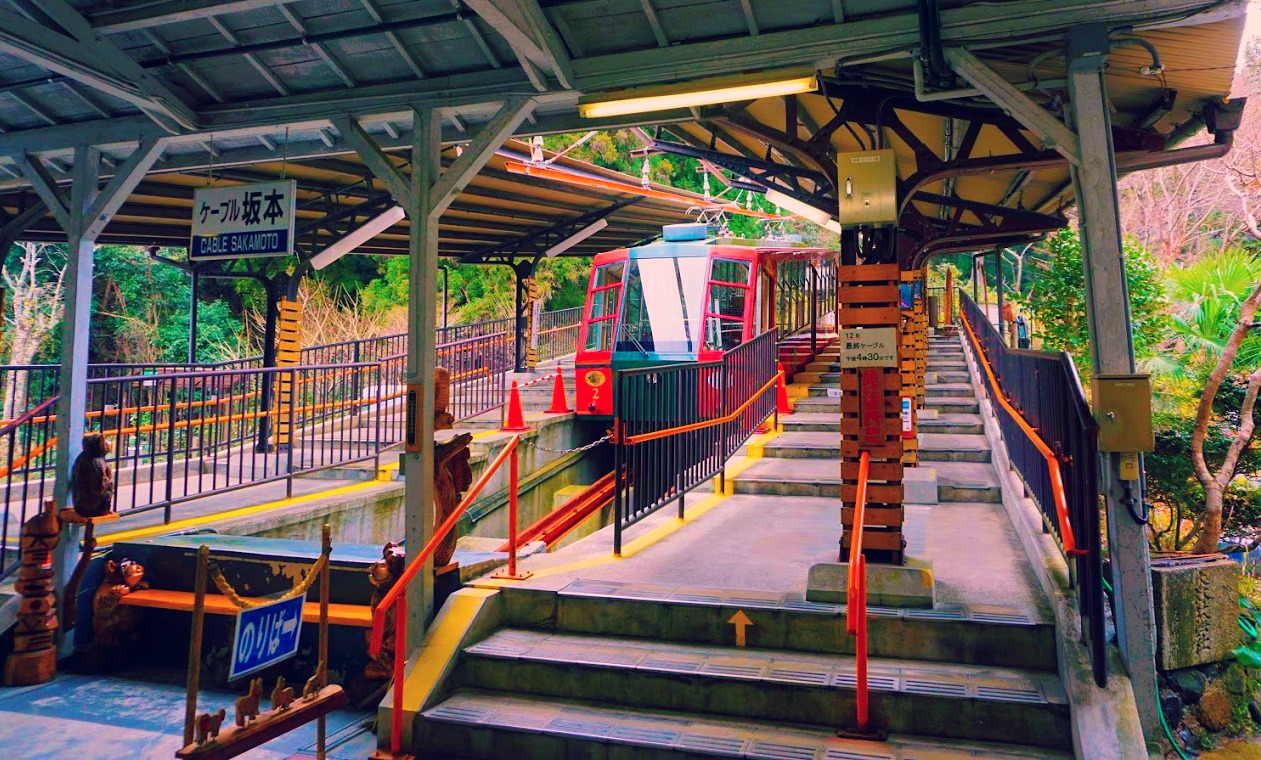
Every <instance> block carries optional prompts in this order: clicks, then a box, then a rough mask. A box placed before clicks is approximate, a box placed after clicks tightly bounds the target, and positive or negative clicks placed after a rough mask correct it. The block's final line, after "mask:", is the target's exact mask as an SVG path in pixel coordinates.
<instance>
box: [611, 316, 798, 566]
mask: <svg viewBox="0 0 1261 760" xmlns="http://www.w3.org/2000/svg"><path fill="white" fill-rule="evenodd" d="M777 342H778V332H777V331H775V330H771V331H770V332H767V333H763V334H762V335H759V336H758V337H756V338H754V339H752V340H750V341H748V342H747V343H744V344H742V345H740V346H737V347H736V348H733V349H731V350H730V351H728V352H726V353H725V354H724V355H723V358H722V359H721V360H719V361H713V362H689V363H685V364H670V365H666V366H662V367H645V368H643V369H634V370H622V371H619V372H618V373H617V376H616V377H615V378H614V383H615V384H616V388H617V392H616V393H615V394H614V399H615V418H616V419H615V420H614V429H615V430H616V431H617V442H616V445H615V446H614V447H613V448H614V465H613V472H614V499H613V503H614V514H615V519H614V528H613V530H614V533H613V551H614V552H615V553H619V554H620V553H621V550H622V530H623V529H624V528H626V527H629V526H631V525H634V524H635V523H636V522H639V521H640V520H642V519H643V518H645V517H647V516H648V515H650V514H652V513H653V512H656V511H657V510H658V509H661V508H662V507H664V506H666V505H667V504H669V503H671V502H673V501H678V504H679V517H683V514H684V497H685V495H686V494H687V492H688V491H690V490H692V489H693V488H695V487H696V486H698V485H700V484H702V483H704V482H706V481H708V480H710V479H711V478H714V477H718V478H719V479H720V482H721V481H722V480H723V479H724V473H725V468H726V464H727V459H728V458H730V457H731V455H732V454H734V453H735V452H736V450H737V449H738V448H740V446H741V445H742V444H743V443H744V442H745V441H746V440H748V438H749V436H750V435H752V434H753V431H754V430H755V429H756V428H757V426H758V425H760V424H761V423H762V422H764V421H765V420H766V419H767V418H768V417H770V416H771V415H772V414H774V413H775V379H776V376H777V374H776V367H775V362H776V344H777Z"/></svg>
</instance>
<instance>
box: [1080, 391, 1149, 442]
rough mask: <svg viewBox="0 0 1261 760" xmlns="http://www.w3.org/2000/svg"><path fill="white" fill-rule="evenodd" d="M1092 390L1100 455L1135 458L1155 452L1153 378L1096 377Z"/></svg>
mask: <svg viewBox="0 0 1261 760" xmlns="http://www.w3.org/2000/svg"><path fill="white" fill-rule="evenodd" d="M1091 387H1092V390H1093V392H1092V394H1091V395H1092V396H1093V397H1094V398H1093V401H1094V407H1095V420H1096V421H1097V422H1098V423H1099V450H1100V451H1111V452H1120V453H1130V454H1133V453H1138V452H1143V451H1152V450H1153V449H1155V448H1156V436H1155V433H1154V432H1153V430H1152V381H1151V376H1150V375H1095V377H1094V379H1093V380H1092V381H1091Z"/></svg>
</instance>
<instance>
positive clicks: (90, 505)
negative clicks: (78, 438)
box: [70, 433, 114, 517]
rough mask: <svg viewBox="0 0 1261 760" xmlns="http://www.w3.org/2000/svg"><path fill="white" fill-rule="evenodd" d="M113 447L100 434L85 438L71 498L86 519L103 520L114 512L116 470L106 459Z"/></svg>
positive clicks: (72, 478) (73, 474) (72, 475)
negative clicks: (102, 518) (97, 518)
mask: <svg viewBox="0 0 1261 760" xmlns="http://www.w3.org/2000/svg"><path fill="white" fill-rule="evenodd" d="M111 450H112V447H111V446H110V442H109V441H108V440H106V439H105V437H104V436H102V435H101V434H100V433H88V434H87V435H85V436H83V451H82V452H80V453H79V456H78V457H76V458H75V460H74V467H73V468H72V469H71V471H70V495H71V497H72V498H73V499H74V511H75V512H78V513H79V514H80V515H82V516H84V517H100V516H101V515H105V514H109V513H110V511H112V507H113V501H114V470H113V469H112V468H111V467H110V466H109V462H108V461H107V460H106V457H107V456H109V453H110V451H111Z"/></svg>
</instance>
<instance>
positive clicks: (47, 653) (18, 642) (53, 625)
mask: <svg viewBox="0 0 1261 760" xmlns="http://www.w3.org/2000/svg"><path fill="white" fill-rule="evenodd" d="M60 538H61V521H60V520H58V519H57V505H56V503H55V502H53V501H52V500H49V501H48V502H46V503H45V504H44V510H43V511H42V512H40V513H39V514H37V515H35V516H34V517H32V518H31V519H29V520H27V521H26V523H25V524H24V525H23V526H22V566H21V569H20V570H18V580H17V591H18V593H19V594H21V595H22V600H21V601H20V602H18V620H17V627H16V628H15V629H14V634H13V653H12V654H10V655H9V657H8V659H6V660H5V662H4V685H5V686H31V685H33V684H39V683H44V682H46V681H49V680H52V677H53V676H55V675H56V674H57V650H56V647H55V645H54V643H53V637H54V634H56V632H57V597H56V595H55V593H54V592H55V591H56V587H57V584H56V580H55V579H54V577H53V550H54V549H56V548H57V543H58V541H59V540H60Z"/></svg>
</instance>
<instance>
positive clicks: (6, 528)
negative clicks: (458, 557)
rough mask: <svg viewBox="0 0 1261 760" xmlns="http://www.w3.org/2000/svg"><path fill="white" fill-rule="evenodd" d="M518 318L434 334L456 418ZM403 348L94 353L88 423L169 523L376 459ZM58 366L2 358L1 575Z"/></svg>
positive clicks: (366, 344) (386, 341) (23, 512)
mask: <svg viewBox="0 0 1261 760" xmlns="http://www.w3.org/2000/svg"><path fill="white" fill-rule="evenodd" d="M576 316H577V312H573V313H572V315H571V317H570V318H576ZM560 319H561V321H559V322H557V324H562V325H563V324H564V321H563V320H564V318H560ZM513 324H514V323H513V320H491V321H488V322H482V323H477V324H474V325H456V326H452V327H450V328H447V329H446V330H444V331H441V333H440V336H439V337H451V338H453V339H452V340H449V341H446V342H444V343H441V344H440V345H438V346H437V349H436V354H437V356H436V365H437V366H442V367H446V368H447V369H448V370H449V371H450V373H451V386H450V401H449V405H448V411H450V412H451V413H452V414H453V415H454V416H455V418H456V419H457V420H463V419H468V418H471V417H475V416H477V415H479V414H484V413H487V412H490V411H493V410H495V409H497V408H500V407H502V406H503V404H504V402H505V401H506V396H507V394H506V391H505V387H504V381H503V379H504V377H505V376H506V373H508V372H509V371H511V370H512V367H513V362H514V359H515V355H516V346H515V333H514V330H513ZM457 336H458V337H457ZM405 347H406V346H405V336H402V335H398V336H383V337H380V338H368V339H364V340H357V341H345V342H342V343H335V344H330V345H326V346H314V347H311V348H308V349H304V350H303V352H302V358H303V360H304V361H306V362H308V363H305V364H303V365H302V366H298V367H277V368H270V369H263V368H262V367H261V366H259V365H261V361H262V360H261V359H260V358H258V357H250V358H246V359H241V360H234V361H230V362H219V363H215V364H205V365H186V364H131V365H92V366H91V367H90V368H89V373H88V374H89V379H88V387H87V408H86V410H85V423H86V424H85V431H86V432H99V433H101V434H102V435H103V436H104V437H105V438H106V439H107V440H108V441H109V442H110V443H111V445H112V447H113V451H112V452H111V453H110V454H109V456H108V458H107V461H108V463H109V464H110V465H111V466H112V468H113V470H114V493H113V494H112V499H113V507H114V509H115V510H116V511H118V512H119V513H120V515H122V516H124V517H125V516H127V515H132V514H140V513H144V512H149V511H152V510H158V509H160V510H162V511H163V519H164V521H165V522H170V521H171V519H172V508H173V507H175V506H177V505H179V504H181V503H183V502H186V501H190V500H192V499H196V498H200V497H203V496H207V495H210V494H216V493H225V492H228V491H233V490H237V489H240V488H247V487H250V486H255V485H261V484H264V483H272V482H277V481H282V480H283V481H285V482H286V489H285V490H286V494H287V495H291V494H292V492H293V478H294V477H295V476H297V475H303V474H309V473H312V472H316V471H319V470H324V469H329V468H332V467H337V466H344V465H351V464H355V463H358V462H363V461H366V460H369V459H376V458H378V457H379V456H380V455H381V454H382V453H383V452H385V451H386V450H388V449H390V448H393V447H395V446H397V445H399V444H400V443H401V442H402V439H403V433H404V427H405V416H406V415H405V409H404V403H403V399H404V395H405V386H404V371H405V355H404V353H403V350H401V349H405ZM396 349H399V350H396ZM558 350H559V349H558ZM571 350H572V349H571ZM356 357H358V360H356ZM317 360H320V363H314V364H312V363H309V362H313V361H317ZM59 376H60V368H59V367H57V366H51V365H30V366H8V367H0V383H3V389H4V393H5V395H4V396H3V401H4V409H3V412H4V415H3V417H4V419H0V477H3V493H0V499H2V502H3V503H2V504H0V506H2V507H3V515H2V517H3V524H2V525H0V578H3V577H5V576H6V575H8V574H9V573H10V572H12V571H13V570H14V569H15V568H16V567H17V562H18V560H19V557H18V546H17V538H18V533H19V531H20V526H21V524H22V522H24V521H25V520H26V518H27V517H28V516H29V515H33V514H34V511H32V510H33V509H37V508H38V507H39V506H40V505H41V504H42V503H43V501H44V500H45V499H47V498H51V496H52V490H53V489H52V480H53V474H54V467H55V464H56V453H57V452H56V449H57V446H56V444H57V441H56V438H55V435H56V433H55V421H56V404H55V402H56V398H57V396H56V394H57V389H58V383H59ZM265 389H266V390H268V391H269V393H266V394H265V393H264V390H265ZM282 390H287V393H285V392H282ZM265 396H270V404H269V406H268V408H263V399H264V397H265Z"/></svg>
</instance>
